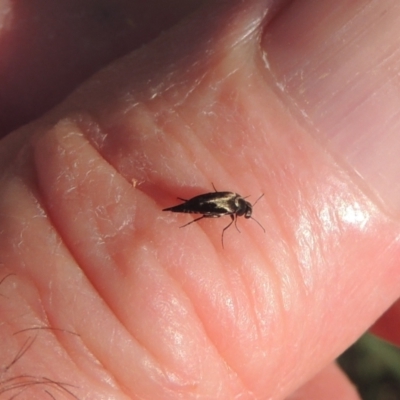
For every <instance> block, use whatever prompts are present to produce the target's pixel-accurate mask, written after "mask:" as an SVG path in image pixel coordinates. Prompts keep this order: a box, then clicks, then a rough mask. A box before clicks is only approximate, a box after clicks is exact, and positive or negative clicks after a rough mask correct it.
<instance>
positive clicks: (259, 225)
mask: <svg viewBox="0 0 400 400" xmlns="http://www.w3.org/2000/svg"><path fill="white" fill-rule="evenodd" d="M250 218H251V219H252V220H253V221H256V222H257V224H258V225H259V226H260V228H261V229H262V230H263V231H264V233H265V229H264V227H263V226H262V225H261V224H260V223H259V222H258V221H257V220H256V219H255V218H253V217H250Z"/></svg>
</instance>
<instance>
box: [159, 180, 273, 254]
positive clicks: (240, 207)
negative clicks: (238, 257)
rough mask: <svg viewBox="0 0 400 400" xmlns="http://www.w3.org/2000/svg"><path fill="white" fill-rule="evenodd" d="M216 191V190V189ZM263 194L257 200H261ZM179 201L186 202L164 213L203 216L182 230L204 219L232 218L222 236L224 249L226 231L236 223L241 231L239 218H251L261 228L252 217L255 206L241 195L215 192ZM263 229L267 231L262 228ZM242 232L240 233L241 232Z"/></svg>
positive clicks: (166, 209) (165, 209) (169, 208)
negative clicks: (237, 221)
mask: <svg viewBox="0 0 400 400" xmlns="http://www.w3.org/2000/svg"><path fill="white" fill-rule="evenodd" d="M214 190H215V188H214ZM262 196H264V195H263V194H262V195H261V196H260V197H259V198H258V199H257V201H258V200H259V199H261V197H262ZM178 199H179V200H182V201H184V203H182V204H178V205H176V206H173V207H168V208H164V209H163V211H171V212H176V213H189V214H202V216H201V217H199V218H196V219H194V220H193V221H190V222H188V223H187V224H185V225H182V226H181V228H183V227H185V226H187V225H190V224H192V223H193V222H196V221H199V220H201V219H203V218H220V217H223V216H225V215H229V216H230V217H231V219H232V220H231V222H230V223H229V224H228V225H227V226H226V227H225V228H224V229H223V231H222V235H221V241H222V247H224V233H225V231H226V230H227V229H228V228H229V227H230V226H231V225H232V223H233V222H235V226H236V229H237V230H238V231H239V229H238V227H237V225H236V220H237V217H241V216H244V217H245V218H247V219H248V218H251V219H253V220H254V221H256V222H257V223H258V225H260V226H261V224H260V223H259V222H258V221H257V220H255V219H254V218H253V217H252V212H253V206H254V205H255V203H257V201H256V202H255V203H254V204H253V205H252V204H251V203H249V202H248V201H246V200H245V198H244V197H242V196H240V194H237V193H233V192H218V191H217V190H215V192H211V193H204V194H200V195H199V196H195V197H192V198H191V199H189V200H186V199H182V198H180V197H178ZM261 228H262V229H263V230H264V232H265V229H264V228H263V227H262V226H261ZM239 232H240V231H239Z"/></svg>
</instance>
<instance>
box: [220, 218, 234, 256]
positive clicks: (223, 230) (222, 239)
mask: <svg viewBox="0 0 400 400" xmlns="http://www.w3.org/2000/svg"><path fill="white" fill-rule="evenodd" d="M230 217H231V218H232V221H231V222H230V223H229V224H228V225H227V226H226V227H225V228H224V229H222V235H221V242H222V248H223V249H224V248H225V247H224V233H225V231H226V230H227V229H228V228H229V227H230V226H231V225H232V224H233V221H234V220H235V217H234V216H233V215H232V214H231V215H230ZM235 223H236V221H235Z"/></svg>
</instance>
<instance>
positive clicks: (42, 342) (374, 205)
mask: <svg viewBox="0 0 400 400" xmlns="http://www.w3.org/2000/svg"><path fill="white" fill-rule="evenodd" d="M280 7H282V8H280ZM374 7H377V8H378V9H377V8H372V6H371V8H368V7H365V8H363V5H362V4H360V3H357V4H354V5H352V6H351V7H350V6H349V5H348V4H347V3H346V4H345V3H342V4H338V3H337V2H336V3H335V4H334V5H331V3H329V2H315V4H313V3H310V2H307V3H306V4H303V3H300V2H297V3H293V4H292V5H291V6H290V7H288V8H283V6H282V5H281V4H279V3H270V2H266V1H263V2H262V1H247V2H245V4H242V3H241V2H232V1H230V2H226V3H225V2H220V3H218V4H210V5H208V6H207V7H206V8H203V9H202V10H200V11H198V12H197V13H196V14H195V15H193V16H192V17H191V18H190V19H188V20H186V21H185V22H182V23H181V24H179V25H177V26H176V27H174V28H173V29H171V30H170V31H169V32H167V33H165V34H163V35H162V36H161V37H160V38H158V39H157V40H156V41H154V42H152V43H151V44H149V45H148V46H146V47H144V48H142V49H140V50H139V51H136V52H134V53H132V54H131V55H129V56H127V57H126V58H124V59H122V60H120V61H118V62H117V63H114V64H112V65H110V66H109V67H108V68H107V69H106V70H104V71H102V72H100V73H99V74H98V75H96V76H94V77H93V78H92V79H91V80H90V81H89V82H88V83H86V84H85V85H84V86H83V87H82V88H81V89H79V91H77V92H76V93H75V94H74V95H73V96H72V97H70V98H69V99H68V100H67V101H66V102H65V103H63V104H61V105H60V106H59V107H58V108H57V109H56V110H54V111H53V112H51V113H50V114H48V115H47V116H46V117H44V118H43V119H41V120H40V121H38V122H36V123H34V124H32V125H30V126H27V127H25V128H23V129H21V130H20V131H18V132H16V133H15V134H13V136H12V137H11V139H10V138H9V139H7V141H6V142H3V153H4V157H3V159H5V160H8V163H9V164H7V167H6V168H5V171H4V173H3V175H4V178H3V194H2V200H1V215H2V219H3V220H2V227H3V229H2V240H1V242H0V243H1V246H2V247H1V255H2V263H3V265H4V268H3V271H4V276H6V275H8V274H9V273H13V274H15V275H13V276H10V277H9V278H7V279H6V280H4V281H3V282H2V284H1V286H0V289H1V293H2V294H3V297H2V298H1V299H0V304H1V307H2V311H1V312H2V320H3V321H5V322H6V323H4V324H3V325H2V328H1V333H2V338H3V344H2V348H1V350H0V351H1V354H2V359H4V360H12V359H13V357H15V355H16V354H17V353H18V349H21V346H22V345H23V344H24V342H25V341H26V340H27V339H26V338H27V337H34V336H33V335H34V334H35V333H34V332H36V331H33V330H32V331H28V332H21V333H19V334H17V335H13V333H15V332H17V331H20V330H22V329H26V328H32V327H37V326H49V327H52V328H57V329H63V330H64V331H58V330H52V331H43V332H42V331H37V332H38V333H37V332H36V334H37V336H36V340H35V342H34V343H33V344H32V345H31V346H30V347H29V349H28V351H26V352H25V353H24V354H23V356H22V357H21V358H20V359H19V360H18V361H17V362H15V363H14V364H13V365H12V366H10V367H9V368H8V369H7V371H5V372H4V373H3V375H2V379H3V387H6V385H7V384H8V382H9V381H6V380H7V379H11V378H13V377H18V376H19V377H21V376H22V375H29V376H36V377H46V378H47V379H51V381H52V382H59V383H60V382H63V383H65V382H67V383H70V384H73V385H74V386H75V387H73V388H70V387H67V386H66V387H64V388H65V389H67V388H68V390H71V392H73V393H74V394H75V395H76V396H77V397H78V398H93V399H94V398H101V397H104V398H115V399H119V398H132V399H133V398H148V399H175V398H185V399H190V398H213V399H214V398H215V399H232V398H240V399H253V398H259V399H263V398H271V399H282V398H287V397H288V396H290V395H292V396H293V398H296V399H299V398H300V399H301V398H304V399H319V398H324V399H329V398H335V399H337V398H341V399H356V398H357V395H356V393H355V392H354V390H353V388H352V387H351V385H350V384H349V383H348V382H347V380H346V378H345V377H344V376H343V375H342V374H341V373H340V371H339V370H338V369H337V368H336V367H335V366H334V364H331V363H332V361H333V360H334V358H335V357H336V356H337V355H338V354H340V353H341V352H342V351H343V350H344V349H345V348H346V347H347V346H349V345H350V344H351V343H352V342H353V341H354V340H355V339H356V338H357V337H358V336H360V335H361V334H362V333H363V332H364V331H365V330H366V329H367V328H368V327H369V326H370V325H371V324H372V323H373V322H374V321H375V320H376V319H377V318H378V317H379V316H380V315H381V314H382V313H384V311H385V310H386V309H387V308H388V307H389V306H390V305H391V304H392V303H394V302H395V301H396V299H397V297H398V295H399V271H398V262H397V259H398V252H399V250H398V245H397V236H398V233H399V226H398V223H397V218H398V216H397V215H398V210H397V204H398V201H397V197H398V189H397V186H396V182H397V179H396V175H395V173H396V170H397V167H396V157H395V154H396V151H394V150H396V143H397V142H396V140H397V136H398V135H396V129H395V128H396V109H397V107H396V106H397V105H398V101H397V100H396V93H397V91H396V88H392V87H390V88H389V89H388V87H389V86H388V85H389V83H392V81H393V78H395V77H396V76H397V72H396V65H397V63H398V61H397V59H396V53H395V51H394V50H393V49H396V48H397V47H396V46H395V44H396V38H397V36H398V35H395V34H393V32H394V31H395V30H396V28H397V26H398V24H397V23H396V17H397V15H398V12H399V10H398V8H397V7H396V6H390V10H389V11H390V12H387V13H383V12H381V11H382V10H386V8H388V7H389V5H388V4H386V3H383V2H381V3H379V4H375V5H374ZM372 21H374V22H375V23H372ZM366 27H368V29H366ZM345 28H346V29H345ZM389 32H392V34H391V35H390V34H389ZM372 39H373V40H372ZM382 44H384V45H382ZM391 49H392V51H391ZM389 54H390V55H391V57H389ZM396 101H397V103H396ZM382 127H384V128H385V129H384V130H383V128H382ZM377 132H378V133H377ZM14 138H15V139H14ZM27 138H28V139H29V142H28V144H25V145H22V143H27ZM378 150H379V151H378ZM391 154H393V156H391ZM211 183H214V184H215V186H216V187H217V188H218V189H219V190H229V191H234V192H238V193H240V194H242V195H243V196H245V195H252V198H253V199H255V198H256V197H257V196H258V195H259V194H260V193H262V192H264V193H265V198H263V200H262V201H260V202H259V203H258V204H257V207H256V208H255V210H254V216H255V217H256V218H257V220H258V221H260V223H261V224H262V225H263V226H264V227H265V229H266V233H265V234H264V233H263V232H262V231H261V230H260V228H259V227H258V226H257V225H256V224H255V223H253V221H248V220H247V221H246V220H241V219H239V221H238V226H239V229H240V230H241V234H239V233H238V232H237V231H236V230H234V229H231V230H228V231H227V232H226V235H225V238H224V243H225V249H223V248H222V246H221V242H220V238H221V236H220V235H221V230H222V228H223V227H224V226H226V221H224V220H220V219H218V220H203V221H200V222H199V223H198V224H192V225H190V226H189V227H187V228H184V229H179V228H178V227H179V226H180V225H183V224H184V223H186V222H188V221H190V218H191V217H190V216H188V215H177V214H171V215H168V214H166V213H162V212H161V209H162V208H165V207H167V206H170V205H173V204H175V201H176V200H175V197H176V196H179V197H182V198H189V197H191V196H193V195H196V194H200V193H202V192H205V191H212V187H211ZM228 222H229V219H228ZM382 321H384V320H382ZM382 323H384V322H382ZM383 326H387V324H386V323H384V325H380V327H381V328H382V327H383ZM378 327H379V326H378ZM378 327H377V328H376V329H378ZM382 329H383V328H382ZM68 332H74V333H76V334H78V335H79V336H76V335H73V334H70V333H68ZM390 332H392V330H390ZM24 334H25V336H24ZM28 335H30V336H28ZM392 339H394V340H396V338H395V337H392ZM6 365H7V363H6ZM307 381H308V383H307V384H305V385H304V383H305V382H307ZM6 382H7V383H6ZM13 382H17V383H18V382H20V381H17V380H15V381H13ZM21 382H22V381H21ZM31 383H32V382H31ZM302 384H303V385H304V386H303V387H302V388H301V389H299V387H300V386H301V385H302ZM44 388H45V389H46V390H49V391H50V390H52V394H53V395H54V396H56V397H57V398H58V397H61V398H62V396H64V397H65V398H68V394H67V393H66V392H62V391H61V389H60V387H58V389H59V390H58V391H57V390H56V389H57V387H56V385H55V384H54V383H49V382H42V384H41V385H38V384H36V385H32V386H30V387H29V390H26V391H25V392H24V394H25V393H26V394H27V395H28V396H29V398H30V399H32V398H34V396H35V395H36V396H37V398H42V397H43V390H44ZM18 389H19V390H22V388H21V387H19V388H17V389H16V390H18ZM0 390H1V389H0ZM55 390H56V392H55V393H54V391H55ZM6 394H7V395H8V394H9V395H10V396H11V394H15V392H12V393H11V392H6ZM22 396H23V394H21V396H20V397H22ZM40 396H42V397H40ZM27 398H28V397H27Z"/></svg>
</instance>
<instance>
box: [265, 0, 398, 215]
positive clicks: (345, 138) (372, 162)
mask: <svg viewBox="0 0 400 400" xmlns="http://www.w3.org/2000/svg"><path fill="white" fill-rule="evenodd" d="M399 17H400V8H399V7H397V6H396V4H395V3H388V2H386V1H382V2H350V3H349V2H348V1H339V2H337V1H335V2H327V1H324V2H318V1H311V2H293V3H292V4H291V6H290V7H289V8H287V9H286V10H285V12H282V13H281V14H280V15H279V16H278V17H277V18H276V19H275V20H274V21H273V23H271V24H270V25H269V26H268V28H267V30H266V33H265V36H264V39H263V46H264V49H265V51H266V54H267V56H268V62H269V65H270V68H271V70H272V73H273V74H274V76H275V77H276V80H277V85H278V86H279V87H280V88H281V89H282V91H283V92H284V94H285V95H286V96H289V97H290V98H291V99H292V100H293V102H294V103H295V104H296V106H297V107H299V109H300V111H301V113H302V115H306V117H307V118H308V119H309V121H310V122H311V124H312V125H313V126H314V127H315V132H316V134H317V135H320V136H321V137H322V138H323V140H324V141H326V142H327V143H328V146H329V147H330V149H331V150H332V151H333V153H334V154H335V155H338V156H339V157H342V159H344V160H345V161H346V162H347V164H348V165H349V166H350V167H351V168H353V169H354V170H355V172H356V173H357V174H358V175H359V176H361V177H362V178H363V180H364V181H365V183H366V184H367V185H368V186H369V188H370V189H372V191H373V192H375V195H377V196H378V197H379V198H380V199H381V201H382V203H383V204H384V206H385V207H387V208H388V209H389V210H390V211H391V212H394V213H396V214H399V213H400V112H399V108H400V89H399V88H400V52H399V51H398V48H399V45H400V43H399V38H400V24H399Z"/></svg>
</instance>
